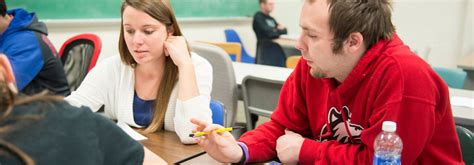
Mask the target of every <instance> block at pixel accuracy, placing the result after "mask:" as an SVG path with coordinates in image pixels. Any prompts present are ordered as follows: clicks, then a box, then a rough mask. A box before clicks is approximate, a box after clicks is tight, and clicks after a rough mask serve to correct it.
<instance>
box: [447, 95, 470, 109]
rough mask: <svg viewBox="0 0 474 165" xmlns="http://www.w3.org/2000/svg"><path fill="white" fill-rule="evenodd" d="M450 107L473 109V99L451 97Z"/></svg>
mask: <svg viewBox="0 0 474 165" xmlns="http://www.w3.org/2000/svg"><path fill="white" fill-rule="evenodd" d="M451 105H453V106H462V107H468V108H474V99H472V98H468V97H459V96H453V97H451Z"/></svg>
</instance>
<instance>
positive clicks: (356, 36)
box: [344, 32, 365, 53]
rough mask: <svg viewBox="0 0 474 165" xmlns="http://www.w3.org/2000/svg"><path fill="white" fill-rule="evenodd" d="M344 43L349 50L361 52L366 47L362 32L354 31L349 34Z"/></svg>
mask: <svg viewBox="0 0 474 165" xmlns="http://www.w3.org/2000/svg"><path fill="white" fill-rule="evenodd" d="M344 45H345V46H344V47H345V49H346V51H347V52H350V53H355V52H360V50H361V49H365V44H364V36H362V34H361V33H360V32H353V33H351V34H349V37H347V40H346V43H345V44H344Z"/></svg>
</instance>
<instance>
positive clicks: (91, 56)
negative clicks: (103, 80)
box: [59, 34, 102, 91]
mask: <svg viewBox="0 0 474 165" xmlns="http://www.w3.org/2000/svg"><path fill="white" fill-rule="evenodd" d="M101 48H102V43H101V40H100V38H99V37H98V36H97V35H95V34H79V35H77V36H74V37H72V38H70V39H68V40H67V41H66V42H64V44H63V45H62V46H61V49H60V51H59V56H60V57H61V62H62V63H63V67H64V71H65V72H66V78H67V80H68V83H69V87H70V89H71V91H74V90H76V89H77V87H79V85H80V84H81V82H82V80H83V79H84V78H85V77H86V74H87V73H88V72H89V71H90V70H91V69H92V68H93V67H94V66H95V64H96V62H97V59H98V58H99V54H100V50H101Z"/></svg>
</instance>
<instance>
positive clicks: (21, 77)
mask: <svg viewBox="0 0 474 165" xmlns="http://www.w3.org/2000/svg"><path fill="white" fill-rule="evenodd" d="M7 14H9V15H12V16H13V19H12V20H11V22H10V24H9V25H8V27H7V29H5V31H4V32H3V33H2V32H0V52H1V53H4V54H5V55H6V56H7V57H8V60H9V61H10V63H11V65H12V69H13V73H14V75H15V80H16V84H17V87H18V89H19V90H20V91H21V92H22V93H26V94H35V93H39V92H42V91H43V90H45V89H47V90H49V91H51V92H53V93H54V94H58V95H63V96H67V95H69V93H70V90H69V86H68V82H67V79H66V74H65V73H64V69H63V65H62V63H61V61H60V59H59V57H58V53H57V52H56V49H55V48H54V46H53V45H52V44H51V42H50V41H49V39H48V38H47V37H46V36H47V35H48V30H47V28H46V25H45V24H44V23H43V22H39V21H38V18H37V17H36V15H35V14H34V13H29V12H27V11H26V10H23V9H20V8H18V9H13V10H8V11H7Z"/></svg>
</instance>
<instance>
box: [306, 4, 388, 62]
mask: <svg viewBox="0 0 474 165" xmlns="http://www.w3.org/2000/svg"><path fill="white" fill-rule="evenodd" d="M309 1H310V3H312V2H314V1H315V0H309ZM325 1H327V3H328V4H329V14H330V15H329V28H330V30H331V32H333V33H334V45H333V48H332V49H333V51H334V52H335V53H339V52H340V51H341V50H342V45H343V43H344V41H345V40H346V39H347V37H349V35H350V34H351V33H353V32H360V33H361V34H362V36H363V37H364V44H365V46H367V48H370V47H372V45H374V44H375V43H377V42H378V41H379V40H382V39H392V37H393V34H394V33H395V27H394V26H393V24H392V6H391V4H390V0H357V1H354V0H325Z"/></svg>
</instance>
